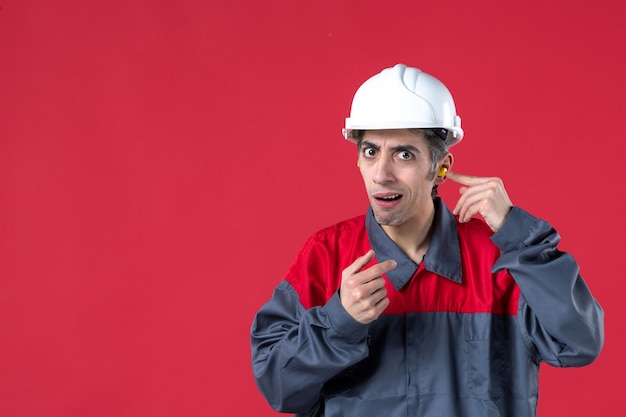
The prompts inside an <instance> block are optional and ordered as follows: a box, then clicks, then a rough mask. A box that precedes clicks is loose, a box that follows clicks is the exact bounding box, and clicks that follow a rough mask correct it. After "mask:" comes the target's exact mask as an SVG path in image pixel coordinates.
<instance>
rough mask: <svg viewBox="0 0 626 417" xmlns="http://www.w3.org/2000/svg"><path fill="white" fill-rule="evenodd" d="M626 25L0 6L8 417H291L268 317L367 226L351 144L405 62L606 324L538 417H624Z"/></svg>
mask: <svg viewBox="0 0 626 417" xmlns="http://www.w3.org/2000/svg"><path fill="white" fill-rule="evenodd" d="M625 4H626V3H624V2H620V1H615V0H595V1H586V0H585V1H576V2H572V1H565V0H556V1H549V2H546V1H540V0H529V1H525V2H502V1H496V0H487V1H483V2H468V1H461V0H451V1H447V2H425V1H415V0H406V1H386V2H379V1H371V0H352V1H336V0H320V1H315V2H289V1H278V0H267V1H254V0H249V1H245V0H230V1H217V0H213V1H201V0H180V1H176V2H173V1H148V0H144V1H141V0H127V1H118V0H113V1H107V2H89V1H82V0H81V1H79V0H60V1H55V2H52V1H45V0H39V1H38V0H30V1H28V0H22V1H16V0H0V415H2V416H12V417H22V416H23V417H26V416H93V417H98V416H121V417H125V416H133V417H135V416H150V417H158V416H173V415H177V416H178V415H182V416H261V417H262V416H274V415H276V413H274V412H273V411H272V410H271V409H270V408H269V407H268V406H267V405H266V403H265V402H264V400H263V399H262V397H261V396H260V394H259V393H258V392H257V390H256V387H255V385H254V381H253V379H252V374H251V370H250V353H249V344H248V343H249V342H248V332H249V328H250V324H251V321H252V317H253V315H254V313H255V311H256V310H257V309H258V308H259V307H260V305H261V304H262V303H263V302H265V301H266V300H267V299H268V298H269V296H270V294H271V291H272V289H273V287H274V285H276V284H277V283H278V281H279V280H280V279H281V278H282V276H283V274H284V273H285V271H286V269H287V267H288V266H289V264H290V262H291V260H292V258H293V256H294V255H295V254H296V252H297V250H298V249H299V248H300V245H301V244H302V243H303V242H304V239H305V238H306V237H307V236H308V235H310V234H311V233H313V232H314V231H315V230H317V229H319V228H321V227H324V226H326V225H329V224H331V223H334V222H336V221H338V220H341V219H344V218H346V217H351V216H354V215H357V214H360V213H362V212H364V210H365V209H366V206H367V201H366V199H365V195H364V192H363V191H362V186H361V180H360V178H359V175H358V172H357V170H356V168H355V158H356V157H355V151H354V149H353V147H352V145H350V144H348V143H346V142H344V141H343V140H342V137H341V134H340V130H341V128H342V127H343V121H344V117H346V116H347V114H348V111H349V106H350V102H351V99H352V95H353V93H354V91H355V90H356V88H357V87H358V86H359V85H360V84H361V83H362V82H363V81H364V80H365V79H366V78H368V77H369V76H371V75H373V74H374V73H376V72H378V71H379V70H381V69H382V68H384V67H388V66H391V65H393V64H396V63H398V62H402V63H406V64H408V65H411V66H417V67H419V68H421V69H422V70H424V71H427V72H430V73H432V74H434V75H435V76H437V77H438V78H440V79H441V80H442V81H444V83H445V84H446V85H447V86H448V87H449V88H450V89H451V91H452V92H453V95H454V97H455V100H456V102H457V109H458V112H459V113H460V115H461V116H462V118H463V126H464V128H465V130H466V138H465V139H464V141H463V142H462V143H461V144H460V145H458V146H457V147H455V148H454V149H453V150H454V153H455V157H456V164H455V168H456V170H457V171H459V172H463V173H467V174H473V175H498V176H501V177H502V178H503V179H504V181H505V184H506V185H507V188H508V191H509V194H510V195H511V197H512V199H513V201H514V203H516V204H518V205H521V206H523V207H524V208H526V209H527V210H529V211H531V212H533V213H534V214H536V215H539V216H541V217H544V218H546V219H548V220H550V221H551V222H552V223H553V224H554V225H555V227H557V229H558V230H559V231H560V232H561V235H562V236H563V243H562V246H561V248H562V249H564V250H568V251H570V252H572V253H573V254H574V255H575V256H576V257H577V259H578V260H579V263H580V264H581V268H582V274H583V276H585V277H586V279H587V281H588V283H589V285H590V286H591V288H592V290H593V292H594V294H595V295H596V297H597V298H598V299H599V300H600V302H601V303H602V304H603V306H604V308H605V310H606V344H605V349H604V351H603V353H602V355H601V357H600V358H599V360H598V361H597V362H595V363H594V364H592V365H591V366H589V367H586V368H581V369H554V368H550V367H547V366H546V367H544V368H543V372H542V378H541V389H542V391H541V398H540V401H539V415H540V416H555V415H567V416H569V417H577V416H589V415H597V416H608V415H613V416H616V415H624V414H625V412H626V407H625V405H624V404H625V403H624V401H622V391H623V389H622V388H623V383H622V382H620V381H621V380H622V376H623V375H624V374H625V373H626V366H625V360H624V350H625V349H626V339H625V336H624V330H625V329H624V322H623V319H622V316H623V314H624V313H623V312H624V305H623V301H622V299H623V296H622V293H623V292H624V291H626V280H625V279H624V277H623V276H622V275H623V272H622V270H623V268H622V267H621V265H620V262H621V261H620V260H622V259H623V255H622V252H623V249H624V244H623V241H622V236H623V235H624V233H625V232H626V227H625V222H624V215H623V206H624V197H623V193H624V181H623V179H622V178H621V177H620V175H621V174H622V172H623V169H622V168H623V154H622V151H621V149H622V140H623V139H622V137H621V136H623V132H622V128H623V125H624V117H625V116H624V114H625V113H626V111H625V108H624V96H625V93H626V87H625V83H624V78H623V74H624V73H625V72H626V62H625V58H624V45H625V44H626V32H625V31H624V27H623V22H624V18H625V17H626V16H625V15H626V6H625ZM442 188H443V189H442V194H443V196H444V198H445V199H446V201H447V202H448V205H453V204H454V202H455V199H456V195H457V190H456V189H455V186H454V184H452V183H450V182H448V183H447V184H445V185H444V186H443V187H442Z"/></svg>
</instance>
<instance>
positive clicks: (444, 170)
mask: <svg viewBox="0 0 626 417" xmlns="http://www.w3.org/2000/svg"><path fill="white" fill-rule="evenodd" d="M447 173H448V168H446V167H441V169H440V170H439V176H440V177H445V176H446V174H447Z"/></svg>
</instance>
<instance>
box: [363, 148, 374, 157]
mask: <svg viewBox="0 0 626 417" xmlns="http://www.w3.org/2000/svg"><path fill="white" fill-rule="evenodd" d="M363 155H365V156H374V155H376V149H374V148H365V149H363Z"/></svg>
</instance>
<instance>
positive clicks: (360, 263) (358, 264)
mask: <svg viewBox="0 0 626 417" xmlns="http://www.w3.org/2000/svg"><path fill="white" fill-rule="evenodd" d="M372 259H374V250H373V249H370V250H369V251H367V253H366V254H365V255H363V256H359V257H358V258H356V260H355V261H354V262H352V264H351V265H350V266H349V267H348V268H346V269H347V270H348V271H349V272H350V274H356V273H357V272H359V271H360V270H361V269H363V267H365V265H367V264H368V263H370V262H371V260H372Z"/></svg>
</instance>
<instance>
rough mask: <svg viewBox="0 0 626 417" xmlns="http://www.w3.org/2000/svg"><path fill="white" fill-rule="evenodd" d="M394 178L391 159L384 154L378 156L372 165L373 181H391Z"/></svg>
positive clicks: (378, 182)
mask: <svg viewBox="0 0 626 417" xmlns="http://www.w3.org/2000/svg"><path fill="white" fill-rule="evenodd" d="M394 179H395V177H394V174H393V161H391V160H390V159H389V158H387V157H384V156H383V157H381V158H379V159H378V160H377V161H376V165H375V166H374V177H373V180H374V182H375V183H377V184H385V183H389V182H392V181H393V180H394Z"/></svg>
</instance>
